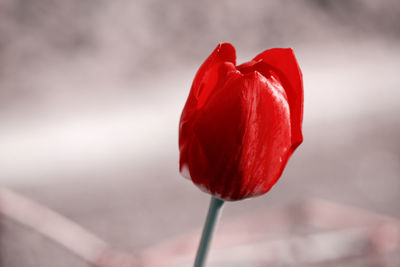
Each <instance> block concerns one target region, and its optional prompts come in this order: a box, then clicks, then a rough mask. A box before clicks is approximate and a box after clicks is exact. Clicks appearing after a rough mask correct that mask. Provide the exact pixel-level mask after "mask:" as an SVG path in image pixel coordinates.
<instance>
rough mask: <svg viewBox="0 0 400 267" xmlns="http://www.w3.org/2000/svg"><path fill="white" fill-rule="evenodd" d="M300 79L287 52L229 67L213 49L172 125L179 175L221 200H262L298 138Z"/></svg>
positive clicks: (225, 56) (230, 60)
mask: <svg viewBox="0 0 400 267" xmlns="http://www.w3.org/2000/svg"><path fill="white" fill-rule="evenodd" d="M302 119H303V83H302V74H301V71H300V68H299V66H298V64H297V61H296V58H295V56H294V54H293V51H292V49H290V48H287V49H283V48H274V49H270V50H266V51H264V52H263V53H261V54H259V55H258V56H256V57H255V58H254V59H253V60H251V61H249V62H247V63H244V64H242V65H239V66H236V53H235V48H234V47H233V46H232V45H231V44H228V43H223V44H219V45H218V46H217V48H216V49H215V50H214V52H213V53H212V54H211V55H210V56H209V57H208V58H207V59H206V61H205V62H204V63H203V65H201V67H200V69H199V70H198V72H197V74H196V77H195V78H194V81H193V85H192V88H191V90H190V94H189V97H188V99H187V101H186V104H185V107H184V109H183V112H182V116H181V120H180V125H179V149H180V171H181V173H182V175H183V176H185V177H187V178H190V179H191V180H192V181H193V182H194V183H195V184H196V185H197V186H198V187H200V188H201V189H202V190H204V191H206V192H208V193H210V194H212V195H214V196H215V197H217V198H220V199H223V200H240V199H243V198H248V197H253V196H258V195H262V194H264V193H266V192H268V191H269V190H270V189H271V187H272V186H273V185H274V184H275V183H276V182H277V180H278V179H279V177H280V176H281V174H282V171H283V169H284V167H285V165H286V163H287V161H288V159H289V157H290V155H291V154H292V153H293V151H294V150H295V149H296V148H297V147H298V146H299V145H300V144H301V142H302V141H303V136H302V131H301V124H302Z"/></svg>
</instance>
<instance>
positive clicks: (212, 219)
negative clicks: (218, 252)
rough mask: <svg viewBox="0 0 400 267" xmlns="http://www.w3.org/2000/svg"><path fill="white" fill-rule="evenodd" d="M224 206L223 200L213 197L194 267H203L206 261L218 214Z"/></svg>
mask: <svg viewBox="0 0 400 267" xmlns="http://www.w3.org/2000/svg"><path fill="white" fill-rule="evenodd" d="M222 204H224V201H223V200H220V199H218V198H215V197H211V202H210V207H209V208H208V214H207V218H206V222H205V224H204V228H203V233H202V235H201V240H200V244H199V248H198V250H197V255H196V260H195V262H194V267H203V266H204V263H205V261H206V257H207V252H208V248H209V246H210V242H211V239H212V235H213V232H214V226H215V224H216V221H217V218H218V213H219V211H220V209H221V207H222Z"/></svg>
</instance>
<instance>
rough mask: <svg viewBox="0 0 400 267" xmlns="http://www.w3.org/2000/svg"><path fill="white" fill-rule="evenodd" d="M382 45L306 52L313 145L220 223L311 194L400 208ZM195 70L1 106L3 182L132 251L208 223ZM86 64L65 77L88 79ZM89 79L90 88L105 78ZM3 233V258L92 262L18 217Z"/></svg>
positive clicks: (393, 210)
mask: <svg viewBox="0 0 400 267" xmlns="http://www.w3.org/2000/svg"><path fill="white" fill-rule="evenodd" d="M383 47H384V50H381V49H379V48H382V45H381V44H374V43H372V44H369V45H364V46H359V45H349V46H341V47H339V48H337V47H335V45H331V46H328V47H324V48H321V49H320V50H309V49H307V48H303V47H299V48H298V49H295V50H296V54H297V56H298V58H299V62H300V64H301V66H302V70H303V74H304V83H305V117H304V140H305V141H304V144H303V145H302V146H301V147H300V148H299V150H298V151H296V153H295V154H294V155H293V157H292V159H291V160H290V162H289V164H288V166H287V169H286V171H285V172H284V175H283V177H282V178H281V179H280V180H279V182H278V184H277V185H276V186H275V187H274V188H273V189H272V190H271V192H269V193H268V194H267V195H266V196H263V197H259V198H255V199H250V200H246V201H240V202H235V203H227V204H226V205H225V208H224V211H223V216H222V219H221V221H222V222H221V224H223V222H224V221H230V220H233V219H237V218H240V217H242V216H246V214H249V213H251V212H252V211H255V210H259V209H261V208H262V209H263V208H266V207H278V208H279V207H285V206H286V205H289V204H293V203H296V202H299V201H301V200H304V199H308V198H310V197H315V198H322V199H327V200H330V201H332V202H336V203H340V204H343V205H348V206H355V207H360V208H363V209H366V210H369V211H371V212H377V213H381V214H385V215H387V216H392V217H396V218H399V217H400V209H399V205H398V203H400V139H399V136H400V121H399V117H398V116H399V112H400V108H399V106H398V103H399V96H400V93H399V92H398V89H399V88H400V79H399V78H398V76H397V72H398V69H400V63H399V62H400V53H399V52H398V49H397V48H396V47H391V46H387V47H385V46H383ZM337 51H340V53H336V52H337ZM350 55H351V57H350ZM239 58H243V55H240V53H239ZM349 58H352V60H349ZM354 58H356V59H357V60H354ZM191 68H192V69H190V70H189V71H188V70H176V71H175V70H174V71H171V72H170V73H167V74H164V75H161V76H157V77H156V75H155V76H154V77H150V78H149V79H148V80H145V81H141V82H140V83H139V82H138V83H132V84H123V85H121V86H122V87H124V86H125V87H126V88H129V86H137V87H140V88H152V87H157V89H154V88H153V89H151V90H148V91H146V92H142V93H140V94H137V93H132V92H129V91H128V90H127V91H126V93H122V94H121V93H119V94H118V95H116V96H113V95H101V94H100V95H92V94H90V93H89V94H87V95H85V93H82V95H81V96H78V97H77V96H74V95H72V94H68V92H66V93H64V94H65V95H62V96H57V94H53V93H51V92H50V93H49V94H48V97H49V99H48V100H47V102H44V104H43V106H42V107H39V108H38V107H30V106H29V105H26V106H23V107H22V106H20V107H19V106H17V107H15V108H9V109H8V110H7V111H5V112H4V113H2V114H1V115H0V122H1V123H0V147H1V150H0V164H1V169H0V179H1V183H2V184H3V185H6V186H9V187H10V188H13V189H15V190H16V191H18V192H20V193H22V194H24V195H25V196H28V197H30V198H32V199H33V200H35V201H38V202H40V203H42V204H43V205H45V206H48V207H50V208H51V209H53V210H55V211H57V212H59V213H61V214H63V215H64V216H66V217H68V218H70V219H72V220H73V221H75V222H77V223H78V224H80V225H82V226H83V227H85V228H87V229H89V230H90V231H92V232H94V233H95V234H96V235H98V236H99V237H100V238H102V239H104V240H106V241H107V242H108V243H110V244H112V245H114V246H115V247H117V248H120V249H122V250H125V251H129V252H138V251H141V250H143V249H145V248H149V247H152V246H155V245H157V244H158V243H159V242H162V241H165V240H169V239H171V238H174V237H176V236H179V235H182V234H185V233H188V232H191V231H193V230H194V229H198V228H199V227H201V226H202V224H203V220H204V217H205V213H206V209H207V206H208V199H209V196H208V195H206V194H204V193H202V192H201V191H200V190H198V189H197V188H196V187H195V186H193V185H192V184H191V183H190V182H189V181H187V180H186V179H183V178H182V177H180V175H179V173H178V148H177V129H178V120H179V115H180V111H181V108H182V106H183V104H184V101H185V98H186V95H187V93H188V90H189V86H190V83H191V79H192V76H193V75H194V73H195V68H196V66H192V67H191ZM59 71H62V69H61V70H59ZM55 72H56V74H57V75H60V73H57V70H56V71H55ZM78 72H79V70H78V71H77V73H74V72H72V73H73V74H72V75H71V79H70V84H64V85H62V86H64V87H68V86H74V85H76V84H79V83H80V82H82V79H81V76H80V75H79V73H78ZM89 77H91V78H90V79H88V80H84V83H86V85H87V86H93V85H98V84H101V82H99V81H98V80H97V78H96V76H95V75H92V76H89ZM99 79H100V80H101V78H99ZM41 82H43V81H41ZM41 82H38V84H41ZM48 82H50V83H51V81H48ZM58 98H60V99H62V101H60V99H58ZM60 103H61V104H60ZM270 220H274V218H270ZM336 220H339V221H340V220H341V218H336ZM0 231H1V241H0V242H1V243H0V265H1V266H85V265H84V263H83V262H81V261H80V260H79V259H78V258H76V257H75V256H73V255H70V254H69V253H68V252H66V251H64V250H63V249H62V248H60V247H57V246H55V245H54V244H52V243H51V242H50V241H48V240H47V239H45V238H43V237H41V236H40V235H38V234H36V233H34V232H32V231H31V230H27V229H24V228H21V227H20V226H19V225H16V224H14V223H12V222H11V221H9V220H7V219H4V218H2V219H1V227H0ZM155 257H156V256H155ZM277 266H278V265H277ZM279 266H284V265H279ZM382 266H384V265H382ZM388 266H391V265H388Z"/></svg>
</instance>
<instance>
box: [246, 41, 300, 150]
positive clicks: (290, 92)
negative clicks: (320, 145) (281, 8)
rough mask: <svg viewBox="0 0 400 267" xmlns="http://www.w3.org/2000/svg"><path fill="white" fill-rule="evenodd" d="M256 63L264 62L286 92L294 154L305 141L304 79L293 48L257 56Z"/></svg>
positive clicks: (277, 49) (267, 51) (270, 50)
mask: <svg viewBox="0 0 400 267" xmlns="http://www.w3.org/2000/svg"><path fill="white" fill-rule="evenodd" d="M253 60H254V61H260V60H262V61H263V62H265V63H266V64H268V65H269V66H271V68H272V70H273V71H274V72H275V73H276V74H277V75H278V77H279V79H280V80H281V82H282V85H283V88H284V89H285V91H286V94H287V98H288V103H289V107H290V121H291V127H292V147H291V152H293V151H294V150H295V149H296V148H297V147H298V146H299V145H300V144H301V143H302V141H303V134H302V131H301V124H302V121H303V78H302V73H301V70H300V67H299V65H298V64H297V60H296V58H295V56H294V53H293V50H292V49H291V48H274V49H269V50H266V51H264V52H263V53H261V54H259V55H258V56H256V57H255V58H254V59H253Z"/></svg>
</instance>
